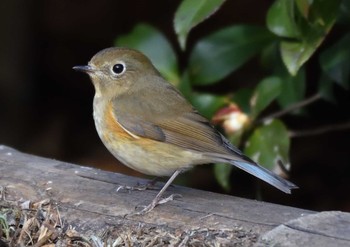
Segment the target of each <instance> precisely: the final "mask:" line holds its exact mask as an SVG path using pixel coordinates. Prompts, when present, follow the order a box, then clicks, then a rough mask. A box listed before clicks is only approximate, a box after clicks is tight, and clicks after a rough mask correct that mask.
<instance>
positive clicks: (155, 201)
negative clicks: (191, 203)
mask: <svg viewBox="0 0 350 247" xmlns="http://www.w3.org/2000/svg"><path fill="white" fill-rule="evenodd" d="M175 197H182V196H181V195H180V194H171V195H170V196H168V197H166V198H163V199H162V198H157V197H156V198H154V199H153V201H152V202H151V203H150V204H149V205H148V206H146V207H144V208H143V209H142V210H141V211H138V212H135V213H131V214H129V216H133V215H145V214H147V213H149V212H151V211H152V210H153V209H154V208H155V207H156V206H158V205H160V204H164V203H167V202H169V201H172V200H174V198H175Z"/></svg>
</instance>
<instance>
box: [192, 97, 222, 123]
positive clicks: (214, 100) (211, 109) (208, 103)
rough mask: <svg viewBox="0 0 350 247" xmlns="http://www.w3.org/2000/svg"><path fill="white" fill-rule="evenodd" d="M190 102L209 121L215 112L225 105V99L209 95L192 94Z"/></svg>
mask: <svg viewBox="0 0 350 247" xmlns="http://www.w3.org/2000/svg"><path fill="white" fill-rule="evenodd" d="M190 101H191V103H192V105H193V106H194V107H195V108H196V109H197V110H198V111H199V112H200V113H201V114H202V115H203V116H205V117H206V118H208V119H211V118H212V116H213V115H214V114H215V112H216V111H217V110H219V109H220V108H221V107H223V106H224V105H225V104H226V103H227V99H226V97H223V96H217V95H214V94H209V93H192V94H191V98H190Z"/></svg>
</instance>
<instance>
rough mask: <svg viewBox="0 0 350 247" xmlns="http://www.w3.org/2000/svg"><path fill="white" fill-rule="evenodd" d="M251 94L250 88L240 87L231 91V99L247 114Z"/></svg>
mask: <svg viewBox="0 0 350 247" xmlns="http://www.w3.org/2000/svg"><path fill="white" fill-rule="evenodd" d="M252 95H253V90H252V89H251V88H242V89H239V90H237V91H236V92H234V93H233V95H232V98H231V101H232V102H233V103H235V104H236V105H238V106H239V108H240V109H241V110H242V112H245V113H247V114H249V113H250V111H251V109H250V99H251V98H252Z"/></svg>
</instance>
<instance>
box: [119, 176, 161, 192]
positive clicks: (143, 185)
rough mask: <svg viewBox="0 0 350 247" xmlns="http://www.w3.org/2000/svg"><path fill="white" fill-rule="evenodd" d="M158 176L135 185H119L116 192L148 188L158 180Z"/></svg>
mask: <svg viewBox="0 0 350 247" xmlns="http://www.w3.org/2000/svg"><path fill="white" fill-rule="evenodd" d="M158 179H159V178H158V177H155V178H153V179H152V180H151V181H149V182H147V183H145V184H139V183H138V184H137V185H136V186H128V185H120V186H118V188H117V192H119V191H120V190H129V191H130V190H148V189H150V188H152V187H153V186H154V185H155V184H156V183H157V181H158Z"/></svg>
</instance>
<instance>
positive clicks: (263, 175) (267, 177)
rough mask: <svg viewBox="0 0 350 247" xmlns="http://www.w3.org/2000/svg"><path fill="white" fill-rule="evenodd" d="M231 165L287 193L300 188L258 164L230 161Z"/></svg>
mask: <svg viewBox="0 0 350 247" xmlns="http://www.w3.org/2000/svg"><path fill="white" fill-rule="evenodd" d="M229 163H230V164H232V165H234V166H236V167H238V168H240V169H242V170H243V171H246V172H248V173H250V174H251V175H253V176H255V177H258V178H260V179H261V180H263V181H265V182H266V183H269V184H271V185H272V186H274V187H276V188H277V189H279V190H281V191H283V192H285V193H288V194H290V193H291V190H292V189H297V188H298V186H296V185H295V184H293V183H291V182H289V181H287V180H286V179H284V178H281V177H280V176H278V175H276V174H274V173H273V172H271V171H270V170H268V169H266V168H264V167H262V166H260V165H258V164H255V163H250V162H244V161H235V160H230V161H229Z"/></svg>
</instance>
